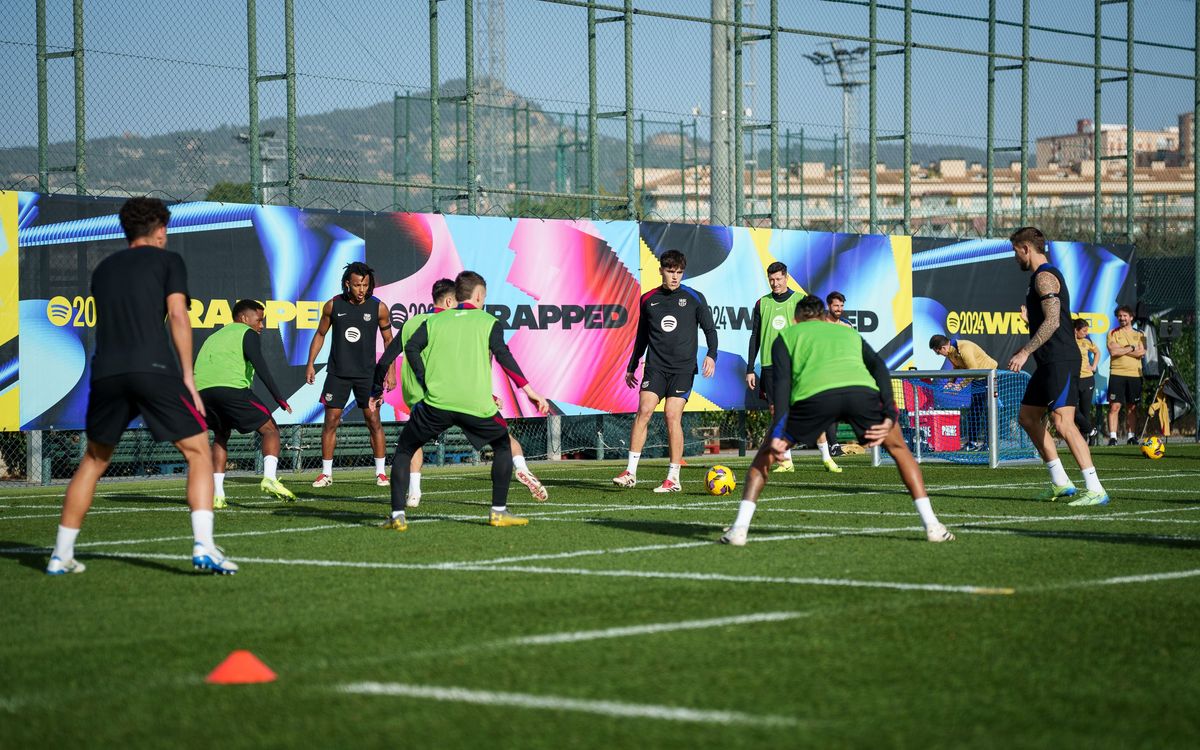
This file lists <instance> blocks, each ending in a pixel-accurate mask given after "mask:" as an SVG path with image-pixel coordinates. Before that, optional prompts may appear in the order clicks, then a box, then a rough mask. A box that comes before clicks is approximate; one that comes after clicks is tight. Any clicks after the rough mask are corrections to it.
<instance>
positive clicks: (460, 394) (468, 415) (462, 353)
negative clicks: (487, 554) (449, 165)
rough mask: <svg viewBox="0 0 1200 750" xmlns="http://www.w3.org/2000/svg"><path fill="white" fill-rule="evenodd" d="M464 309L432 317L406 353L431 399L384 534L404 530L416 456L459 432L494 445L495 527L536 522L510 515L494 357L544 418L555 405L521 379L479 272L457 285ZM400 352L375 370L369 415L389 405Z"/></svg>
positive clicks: (416, 424)
mask: <svg viewBox="0 0 1200 750" xmlns="http://www.w3.org/2000/svg"><path fill="white" fill-rule="evenodd" d="M454 296H455V299H456V300H457V301H458V306H457V307H455V308H454V309H452V310H445V311H443V312H441V313H438V314H437V315H432V316H430V317H428V318H426V319H425V320H423V321H421V324H420V325H419V326H418V327H417V330H416V331H414V332H413V333H412V335H411V336H410V337H409V339H408V342H407V343H406V344H405V346H404V360H405V362H406V363H407V364H408V366H409V367H411V368H412V370H413V375H414V376H415V378H416V382H417V383H418V384H419V385H420V386H421V387H422V389H423V390H424V391H425V397H424V399H422V400H421V401H420V402H419V403H417V404H416V405H415V406H413V408H412V411H411V412H410V414H409V419H408V423H407V424H405V426H404V429H403V430H402V431H401V433H400V439H399V440H398V441H397V443H396V455H395V457H394V459H393V461H392V482H391V488H392V490H391V491H392V514H391V517H390V518H389V519H388V520H387V521H386V522H385V523H384V524H383V525H384V528H389V529H393V530H395V531H404V530H406V529H407V528H408V522H407V520H406V518H405V507H406V503H405V495H404V490H403V489H401V488H402V487H406V486H407V485H408V474H409V467H410V465H411V461H412V457H413V454H414V453H416V451H417V449H418V448H420V447H421V446H423V445H425V443H427V442H429V441H430V440H432V439H433V438H435V437H437V436H438V435H440V434H441V433H443V432H445V431H446V430H448V429H449V428H450V427H453V426H455V425H457V426H458V427H459V428H461V429H462V431H463V434H464V435H466V437H467V439H468V440H469V441H471V444H472V445H474V446H475V447H476V448H477V449H482V448H483V447H484V446H491V448H492V451H493V454H494V456H493V459H492V510H491V514H490V515H489V517H488V523H489V524H490V525H492V526H524V525H525V524H527V523H529V521H528V519H525V518H520V517H518V516H514V515H513V514H511V513H509V512H508V484H509V482H510V481H511V480H512V472H513V458H512V447H511V442H510V438H509V434H508V423H507V422H505V421H504V418H503V417H501V416H500V413H499V408H498V407H497V406H496V402H495V400H494V399H493V398H492V357H495V358H496V362H497V363H498V364H499V365H500V367H501V368H502V369H503V370H504V371H505V373H506V374H507V375H508V377H509V378H510V379H511V380H512V381H513V383H515V384H516V385H517V387H519V388H521V389H522V390H523V391H524V392H525V395H526V396H527V397H528V398H529V400H530V401H531V402H532V403H533V404H534V405H535V406H536V407H537V410H538V411H539V412H540V413H541V414H548V413H549V411H550V404H549V402H548V401H546V399H544V398H542V396H541V395H540V394H538V392H537V391H535V390H534V389H533V386H531V385H529V382H528V381H527V380H526V379H525V376H524V375H523V374H522V373H521V368H520V366H518V365H517V362H516V360H515V359H514V358H513V356H512V352H510V351H509V349H508V345H507V344H506V343H505V342H504V330H503V327H502V326H501V325H500V321H499V320H498V319H497V318H496V317H495V316H494V315H492V314H491V313H489V312H487V311H486V310H485V309H484V308H483V303H484V300H485V299H486V298H487V283H486V282H485V281H484V279H483V277H482V276H480V275H479V274H477V273H475V272H473V271H463V272H462V273H460V274H459V275H458V277H457V278H455V280H454ZM399 354H400V347H399V346H396V345H389V346H388V347H387V349H385V350H384V352H383V356H382V357H381V358H380V360H379V362H378V363H377V364H376V366H375V379H374V384H373V388H372V393H373V397H372V399H371V402H370V405H369V406H368V408H370V409H377V408H378V407H379V404H380V403H381V402H382V399H381V398H380V394H381V393H382V388H383V381H384V378H385V377H386V376H387V373H388V371H389V370H390V369H391V366H392V363H393V362H394V361H395V360H396V357H397V356H399Z"/></svg>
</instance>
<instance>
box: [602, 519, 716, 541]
mask: <svg viewBox="0 0 1200 750" xmlns="http://www.w3.org/2000/svg"><path fill="white" fill-rule="evenodd" d="M584 523H586V524H589V525H592V526H604V527H607V528H612V529H618V530H620V531H636V532H639V533H642V534H657V535H659V536H669V537H673V538H676V539H695V540H705V539H712V538H713V533H714V532H717V534H718V536H719V535H720V534H719V532H720V527H713V528H707V527H704V526H696V525H695V524H689V523H676V522H674V521H650V520H647V521H636V520H628V519H618V518H589V519H587V520H586V521H584Z"/></svg>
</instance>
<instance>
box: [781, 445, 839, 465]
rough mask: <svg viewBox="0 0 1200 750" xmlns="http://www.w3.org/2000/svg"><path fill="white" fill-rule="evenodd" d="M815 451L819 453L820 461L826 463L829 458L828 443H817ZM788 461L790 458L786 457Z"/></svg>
mask: <svg viewBox="0 0 1200 750" xmlns="http://www.w3.org/2000/svg"><path fill="white" fill-rule="evenodd" d="M817 450H819V451H821V460H822V461H828V460H829V458H830V456H829V443H817ZM788 452H789V453H790V452H791V451H788ZM788 459H789V460H790V459H791V456H788Z"/></svg>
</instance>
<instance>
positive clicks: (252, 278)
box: [0, 193, 1131, 429]
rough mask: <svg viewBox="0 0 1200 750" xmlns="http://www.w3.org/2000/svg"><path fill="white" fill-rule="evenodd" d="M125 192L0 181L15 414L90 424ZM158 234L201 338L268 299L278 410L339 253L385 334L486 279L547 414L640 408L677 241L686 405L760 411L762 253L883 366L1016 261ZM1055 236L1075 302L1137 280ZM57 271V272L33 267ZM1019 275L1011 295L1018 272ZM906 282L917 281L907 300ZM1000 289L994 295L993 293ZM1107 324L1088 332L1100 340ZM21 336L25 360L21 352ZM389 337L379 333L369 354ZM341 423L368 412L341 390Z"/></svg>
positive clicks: (348, 218)
mask: <svg viewBox="0 0 1200 750" xmlns="http://www.w3.org/2000/svg"><path fill="white" fill-rule="evenodd" d="M120 204H121V201H120V200H118V199H103V198H101V199H95V198H90V197H89V198H79V197H75V196H53V197H50V196H42V195H36V194H32V193H20V194H15V193H0V220H2V221H3V234H2V235H0V236H2V238H3V242H4V243H5V244H4V245H3V246H0V312H2V315H0V420H4V423H5V424H7V425H10V426H11V427H12V428H16V427H19V428H21V429H43V428H45V429H51V428H54V429H79V428H81V427H82V426H83V424H84V414H85V409H86V403H87V392H88V382H89V362H90V356H89V352H90V351H91V350H92V349H93V338H94V329H93V327H92V326H93V325H94V320H89V318H88V314H87V311H88V288H89V281H90V279H89V278H88V269H90V268H94V267H95V264H96V263H97V262H98V261H99V259H100V258H101V257H103V255H104V254H106V253H110V252H113V251H115V250H117V249H120V248H122V247H124V245H125V243H124V241H123V237H122V236H121V234H120V227H119V224H118V223H117V221H116V213H117V210H118V209H119V208H120ZM168 235H169V237H170V240H169V247H170V249H171V250H173V251H176V252H179V253H180V254H181V255H182V256H183V257H184V260H185V261H186V262H187V264H188V279H189V292H190V296H191V298H192V309H191V314H192V320H193V326H194V331H195V346H196V347H197V348H198V347H199V346H200V345H201V344H202V343H203V341H204V339H205V337H206V336H207V335H209V334H210V333H211V332H212V331H213V330H215V329H216V328H217V327H219V326H220V325H222V324H224V323H226V322H228V309H229V308H230V307H231V306H232V304H233V302H234V301H236V300H237V299H241V298H246V297H249V298H254V299H259V300H261V301H263V303H264V304H265V305H266V308H267V327H266V329H265V330H264V332H263V334H262V337H263V338H262V347H263V352H264V355H265V357H266V358H267V361H268V363H269V364H270V367H271V369H272V374H273V375H274V376H275V379H276V381H278V383H279V384H280V387H281V389H282V390H283V391H284V393H285V396H286V397H287V399H288V401H289V402H290V403H291V405H292V406H293V408H294V410H295V413H294V414H291V415H288V414H286V413H285V412H283V411H282V410H277V411H276V413H275V415H274V416H275V418H276V419H277V420H278V421H279V422H280V423H283V424H288V423H311V422H319V421H320V420H321V418H322V409H323V407H322V406H321V405H320V403H319V396H320V388H321V385H322V383H323V381H324V378H325V373H324V372H323V370H324V364H325V362H326V361H327V359H326V357H327V351H328V342H326V346H325V350H324V351H322V352H320V353H319V354H318V356H317V357H316V359H315V365H316V369H317V371H318V372H317V377H316V383H315V384H314V385H308V384H307V382H306V381H305V364H306V363H307V360H308V352H309V349H310V347H311V345H312V342H313V337H314V334H315V332H316V329H317V324H318V320H319V316H320V309H321V306H322V305H323V304H324V303H325V302H326V301H328V300H329V299H330V298H332V297H333V296H335V295H336V294H339V293H340V292H341V277H342V273H343V269H344V267H345V265H346V264H347V263H349V262H352V261H364V262H366V263H368V264H369V265H371V266H372V267H373V268H374V269H375V273H376V289H375V295H376V296H377V297H378V298H379V299H380V300H382V302H383V303H384V305H385V306H386V307H387V308H388V310H389V312H390V315H391V320H392V323H393V330H394V331H396V332H397V333H398V332H399V329H400V327H401V325H402V324H403V323H404V321H406V320H408V319H409V318H410V317H411V316H412V315H415V314H419V313H421V312H426V311H427V310H428V309H429V308H430V307H431V306H432V300H431V299H430V289H431V287H432V285H433V282H434V281H436V280H437V279H440V278H443V277H446V278H453V277H454V276H455V275H456V274H457V273H458V272H459V271H462V270H464V269H471V270H474V271H477V272H479V273H480V274H482V275H483V276H484V278H486V279H487V280H488V293H487V300H486V303H485V304H486V307H487V309H488V311H489V312H491V313H492V314H494V315H495V316H496V317H497V318H498V319H499V320H501V322H502V324H503V325H504V329H505V338H506V341H507V342H508V345H509V347H510V349H511V350H512V352H513V354H514V356H515V357H516V359H517V362H518V363H520V365H521V367H522V369H523V371H524V372H525V375H526V377H528V379H529V381H530V382H531V383H532V384H533V386H534V387H535V388H536V389H537V390H538V391H539V392H541V393H542V394H543V395H545V396H547V397H548V398H549V399H550V400H551V402H552V404H553V408H554V409H555V411H556V412H557V413H561V414H568V415H575V414H600V413H629V412H632V411H634V410H635V409H636V408H637V399H638V391H637V390H636V389H630V388H628V387H626V385H625V383H624V376H625V367H626V364H627V362H628V359H629V354H630V351H631V349H632V346H633V339H634V336H635V334H636V329H637V319H638V302H639V297H640V295H641V294H642V292H644V291H647V290H649V289H651V288H653V287H654V286H657V285H658V284H659V283H660V281H661V280H660V277H659V274H658V262H657V258H658V256H660V255H661V254H662V253H663V252H665V251H666V250H668V249H678V250H680V251H682V252H683V253H684V254H685V255H686V256H687V258H688V267H687V271H686V273H685V276H684V283H685V284H687V285H689V286H691V287H692V288H694V289H696V290H697V291H699V292H701V293H702V294H704V295H705V297H706V299H707V301H708V304H709V305H710V307H711V308H712V313H713V318H714V321H715V323H716V326H717V334H718V341H719V349H720V354H719V356H718V359H717V371H716V374H715V376H714V377H712V378H702V377H697V378H696V382H695V388H694V390H693V393H692V396H691V398H690V399H689V401H688V405H687V408H688V409H690V410H704V409H740V408H744V407H746V406H749V407H752V408H761V407H762V403H761V402H760V401H758V399H757V396H756V395H754V394H752V393H749V392H748V391H747V389H746V387H745V372H746V356H747V353H748V348H749V341H750V323H751V317H752V313H753V309H754V304H755V301H756V300H757V299H758V298H759V297H761V296H763V295H765V294H767V293H768V291H769V288H768V286H767V281H766V268H767V266H769V265H770V264H771V263H773V262H775V261H782V262H783V263H786V264H787V266H788V269H789V272H790V274H791V277H792V281H791V285H792V288H794V289H795V290H797V291H798V292H802V293H812V294H817V295H819V296H821V297H822V298H824V297H825V296H826V295H827V294H828V293H829V292H832V291H835V290H836V291H840V292H841V293H842V294H844V295H845V296H846V299H847V303H846V308H847V319H849V320H851V321H852V322H853V323H854V325H855V327H856V328H857V329H858V330H859V332H860V333H861V334H862V335H863V337H864V338H865V339H866V340H867V341H868V342H869V343H870V344H871V345H872V346H873V347H874V348H875V349H876V350H877V351H879V352H880V353H881V354H882V355H883V356H884V358H885V359H886V361H887V362H888V364H889V366H890V367H893V368H900V367H904V366H907V365H909V364H910V363H912V362H913V361H914V360H916V361H917V363H918V364H921V359H922V357H923V356H924V350H925V347H924V345H923V344H924V342H925V341H927V340H928V337H929V335H931V332H932V329H936V328H940V327H944V326H945V325H946V322H947V319H948V317H949V315H950V313H952V312H954V311H955V310H959V309H965V308H963V307H962V304H965V303H963V302H962V300H961V298H960V297H955V296H954V295H961V294H967V293H968V292H969V291H970V290H972V289H976V290H983V291H987V290H990V289H991V288H992V287H995V286H996V283H995V281H996V278H995V271H994V269H993V266H994V265H995V264H994V263H992V261H993V260H999V259H1001V258H1003V260H1004V261H1005V262H1006V263H1008V264H1009V265H1012V266H1013V269H1012V270H1013V271H1015V264H1012V262H1011V257H1010V256H1011V252H1010V250H1009V249H1008V248H1007V243H1003V242H996V241H987V242H970V243H947V242H945V241H936V240H920V239H917V240H915V241H914V239H913V238H910V237H907V236H892V237H888V236H877V235H843V234H835V233H826V232H802V231H790V230H770V229H750V228H729V227H709V226H697V225H680V224H662V223H649V222H647V223H641V224H639V223H635V222H590V221H543V220H540V219H506V218H491V217H468V216H453V215H452V216H444V215H441V214H404V213H396V214H367V213H349V212H332V211H309V210H303V211H302V210H299V209H295V208H290V207H284V206H244V205H234V204H220V203H206V202H200V203H184V204H177V205H175V206H172V207H171V223H170V225H169V227H168ZM914 245H916V248H915V250H916V252H915V254H914ZM1080 247H1082V248H1083V249H1082V250H1081V249H1080ZM14 248H19V249H18V252H13V249H14ZM1052 251H1053V253H1054V254H1055V255H1056V256H1058V255H1062V256H1063V257H1064V260H1063V261H1062V262H1061V264H1060V265H1062V267H1063V271H1064V273H1065V274H1066V276H1067V279H1068V282H1069V283H1070V284H1071V291H1072V295H1073V299H1077V300H1081V301H1083V304H1085V305H1088V306H1090V307H1093V308H1095V310H1096V311H1098V312H1105V313H1106V314H1107V313H1108V312H1110V311H1111V309H1112V307H1113V304H1114V301H1113V296H1114V295H1115V294H1116V293H1117V291H1116V290H1125V289H1128V288H1129V287H1130V284H1131V279H1130V278H1129V276H1130V274H1129V262H1128V258H1127V257H1126V255H1123V254H1122V253H1123V250H1122V249H1121V248H1091V246H1074V245H1070V246H1062V247H1060V245H1059V244H1058V243H1056V244H1055V245H1054V246H1053V247H1052ZM51 268H53V269H54V273H47V272H45V270H46V269H51ZM21 270H27V272H25V273H18V271H21ZM964 273H965V274H967V275H966V276H964ZM931 274H936V275H937V279H936V280H937V284H936V287H937V288H936V289H934V288H933V287H930V286H929V283H930V279H933V278H934V277H933V276H931ZM1017 275H1018V279H1017V293H1016V296H1018V297H1019V296H1021V295H1022V294H1023V288H1024V283H1025V281H1024V277H1023V276H1020V274H1017ZM17 279H19V280H20V281H19V285H18V284H17V282H16V280H17ZM914 282H918V286H920V288H921V290H922V291H921V294H920V296H918V297H917V298H915V299H914V297H913V289H914ZM931 289H932V291H930V290H931ZM18 292H19V294H18ZM1012 298H1013V295H1012V294H1010V293H1008V292H1005V300H1006V304H1008V303H1011V302H1012ZM17 300H19V305H18V304H17ZM1106 320H1107V319H1106ZM1106 325H1107V323H1105V328H1106ZM14 334H15V335H14ZM1103 334H1104V330H1101V327H1100V326H1094V327H1093V335H1095V336H1098V337H1100V338H1101V339H1102V337H1103ZM697 336H698V337H699V336H700V334H699V332H697ZM914 336H915V338H916V342H917V344H918V346H916V348H915V350H914ZM967 338H971V337H970V336H968V337H967ZM18 343H21V344H22V346H21V349H20V351H22V352H24V353H26V356H25V357H22V358H18V356H17V351H18V350H17V346H18ZM383 346H384V343H383V339H382V337H380V338H378V339H377V340H376V351H377V352H381V351H382V349H383ZM1101 349H1102V350H1103V347H1101ZM702 352H703V347H701V354H700V355H699V356H701V357H702V356H703V353H702ZM914 354H915V356H914ZM699 364H700V363H699V362H697V365H698V366H699ZM929 366H932V367H937V366H940V362H937V363H929ZM493 392H494V394H495V396H496V398H497V399H498V401H499V402H500V404H501V410H502V413H503V414H504V415H505V416H509V417H515V416H529V415H532V414H534V413H535V412H534V409H533V407H532V405H531V404H530V403H529V402H528V400H527V399H526V398H525V396H524V394H523V393H522V392H521V391H519V390H518V389H516V388H514V387H513V385H512V383H511V382H510V381H509V380H508V378H507V377H506V376H505V375H504V373H503V372H501V370H500V368H499V367H495V368H494V370H493ZM408 413H409V407H408V405H407V404H405V403H404V402H403V400H402V398H401V395H400V392H399V390H398V389H397V390H394V391H392V392H390V393H389V394H388V395H387V397H386V403H385V406H384V411H383V416H384V418H385V419H387V420H400V421H403V420H405V419H407V417H408ZM345 418H346V419H348V420H351V421H354V420H360V419H361V418H362V417H361V413H359V412H358V410H357V409H356V408H355V407H353V405H352V403H351V405H350V406H349V407H348V408H347V410H346V413H345Z"/></svg>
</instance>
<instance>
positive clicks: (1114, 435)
mask: <svg viewBox="0 0 1200 750" xmlns="http://www.w3.org/2000/svg"><path fill="white" fill-rule="evenodd" d="M1108 437H1109V438H1110V439H1112V440H1116V439H1117V433H1115V432H1110V433H1108Z"/></svg>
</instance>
